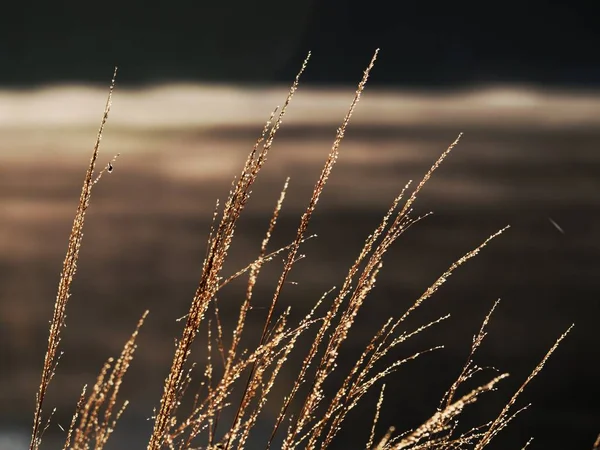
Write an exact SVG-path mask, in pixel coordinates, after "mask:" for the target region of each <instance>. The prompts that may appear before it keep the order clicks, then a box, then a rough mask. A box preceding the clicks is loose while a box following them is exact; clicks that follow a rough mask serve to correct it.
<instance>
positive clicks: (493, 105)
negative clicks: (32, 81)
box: [0, 82, 600, 131]
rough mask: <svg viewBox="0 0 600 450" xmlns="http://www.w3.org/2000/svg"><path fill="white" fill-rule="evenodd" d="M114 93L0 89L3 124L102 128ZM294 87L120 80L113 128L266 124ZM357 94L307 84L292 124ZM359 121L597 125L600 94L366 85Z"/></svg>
mask: <svg viewBox="0 0 600 450" xmlns="http://www.w3.org/2000/svg"><path fill="white" fill-rule="evenodd" d="M107 92H108V89H107V88H104V89H103V88H99V87H85V86H55V87H51V86H50V87H44V88H36V89H31V90H18V91H14V90H6V89H0V129H3V131H8V130H9V129H11V128H12V129H15V130H18V129H23V128H28V127H41V128H46V127H50V128H52V127H60V128H62V127H69V128H87V127H90V126H97V124H98V122H99V117H100V114H101V112H102V110H103V106H104V104H105V102H106V95H107ZM287 92H288V88H287V87H271V88H264V87H261V88H253V89H246V88H237V87H234V86H222V85H165V86H156V87H148V88H141V89H131V88H123V89H121V88H119V86H118V82H117V87H116V90H115V95H114V97H113V111H112V112H111V119H112V120H111V122H112V123H111V128H112V129H113V130H114V129H117V130H118V129H121V128H126V129H136V130H149V131H151V130H155V129H161V130H166V129H184V128H197V127H200V128H201V129H206V128H209V129H210V128H211V127H242V128H243V127H246V126H256V127H260V126H261V125H262V123H263V122H264V121H265V120H266V119H267V118H268V116H269V114H270V112H271V111H272V110H273V109H274V108H275V107H276V106H277V105H280V104H282V102H283V101H284V100H285V98H286V96H287ZM353 94H354V90H353V89H348V88H339V87H335V88H319V89H315V88H312V87H303V86H302V84H301V85H300V88H299V91H298V92H297V93H296V96H295V98H294V100H293V103H292V105H291V106H290V108H289V112H288V117H287V120H286V122H293V123H294V124H295V125H297V126H302V125H304V126H306V125H320V126H327V125H335V124H338V123H339V122H340V120H341V118H343V115H344V114H345V112H346V109H347V108H348V106H349V104H350V101H351V100H352V97H353ZM353 124H354V126H361V125H363V126H377V127H387V126H393V127H396V126H399V127H409V126H419V127H424V126H427V127H442V128H445V127H453V128H456V127H457V126H458V127H459V128H460V126H461V124H465V125H466V124H468V125H470V126H476V127H479V126H485V127H487V128H494V127H500V128H505V127H506V128H514V127H518V128H519V129H523V130H531V129H532V128H540V129H553V128H556V127H558V128H571V127H575V128H587V127H597V126H599V125H600V92H593V91H590V92H581V91H568V90H543V89H534V88H527V87H519V86H496V87H487V88H481V89H469V90H453V91H447V92H429V93H427V92H414V91H401V90H384V89H381V88H379V89H377V88H373V89H371V88H369V87H367V90H366V91H365V95H364V96H363V98H362V99H361V103H360V108H358V109H357V111H356V113H355V116H354V118H353Z"/></svg>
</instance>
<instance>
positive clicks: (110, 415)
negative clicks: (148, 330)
mask: <svg viewBox="0 0 600 450" xmlns="http://www.w3.org/2000/svg"><path fill="white" fill-rule="evenodd" d="M147 315H148V311H146V312H145V313H144V314H143V316H142V318H141V319H140V321H139V322H138V324H137V327H136V329H135V331H134V332H133V334H132V335H131V337H130V338H129V340H128V341H127V342H126V343H125V346H124V348H123V351H122V352H121V355H120V356H119V358H118V359H117V360H116V361H114V360H113V358H110V359H109V360H108V361H107V362H106V363H105V364H104V366H103V367H102V370H101V371H100V374H99V375H98V378H97V380H96V384H95V385H94V387H93V388H92V392H91V393H90V396H89V397H88V399H87V401H85V402H84V398H85V387H84V391H83V392H82V394H81V397H80V400H79V403H78V406H77V410H76V412H75V414H74V416H73V421H72V422H71V427H70V428H69V432H68V433H67V439H66V441H65V445H64V450H66V449H73V450H88V449H90V448H91V446H92V443H93V448H94V449H95V450H102V449H103V448H104V446H105V445H106V443H107V442H108V439H109V437H110V435H111V434H112V432H113V431H114V429H115V426H116V424H117V421H118V420H119V418H120V417H121V415H122V414H123V411H124V410H125V408H126V407H127V404H128V402H124V403H123V405H122V406H121V407H120V408H119V409H115V408H116V405H117V397H118V395H119V390H120V388H121V385H122V383H123V378H124V376H125V374H126V372H127V370H128V369H129V366H130V364H131V361H132V360H133V355H134V353H135V350H136V347H137V346H136V344H135V340H136V338H137V335H138V333H139V330H140V328H141V327H142V325H143V323H144V320H145V318H146V316H147ZM111 369H112V370H111ZM109 371H110V374H109ZM102 411H104V412H102ZM77 421H78V422H79V425H78V426H77V428H75V424H76V423H77ZM71 436H73V445H72V446H71Z"/></svg>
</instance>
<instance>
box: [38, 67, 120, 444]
mask: <svg viewBox="0 0 600 450" xmlns="http://www.w3.org/2000/svg"><path fill="white" fill-rule="evenodd" d="M116 75H117V69H116V68H115V71H114V73H113V78H112V82H111V84H110V88H109V91H108V98H107V100H106V106H105V107H104V114H103V115H102V121H101V123H100V129H99V130H98V135H97V137H96V143H95V144H94V149H93V151H92V158H91V160H90V164H89V166H88V169H87V172H86V174H85V178H84V181H83V187H82V189H81V195H80V197H79V204H78V205H77V212H76V213H75V219H74V220H73V227H72V228H71V235H70V236H69V242H68V245H67V253H66V256H65V260H64V262H63V269H62V273H61V276H60V281H59V284H58V293H57V294H56V301H55V304H54V313H53V315H52V321H51V322H50V333H49V336H48V348H47V349H46V355H45V357H44V365H43V367H42V377H41V381H40V387H39V390H38V393H37V395H36V405H35V412H34V416H33V430H32V432H31V442H30V444H29V449H30V450H37V449H38V448H39V446H40V443H41V435H40V426H41V422H42V408H43V405H44V399H45V397H46V392H47V390H48V385H49V384H50V381H51V380H52V377H53V376H54V373H55V369H56V365H57V363H58V359H59V358H60V355H59V354H58V347H59V344H60V339H61V337H60V334H61V330H62V328H63V327H64V325H65V311H66V308H67V303H68V301H69V297H70V295H71V294H70V288H71V283H72V282H73V277H74V276H75V272H76V271H77V261H78V259H79V249H80V248H81V241H82V239H83V225H84V222H85V213H86V211H87V209H88V207H89V204H90V198H91V195H92V188H93V186H94V185H95V184H96V183H97V182H98V180H99V178H96V179H94V169H95V167H96V160H97V158H98V151H99V149H100V141H101V140H102V132H103V131H104V125H105V124H106V120H107V119H108V113H109V112H110V106H111V102H112V94H113V90H114V87H115V78H116ZM101 174H102V172H101V173H100V175H99V176H98V177H100V176H101Z"/></svg>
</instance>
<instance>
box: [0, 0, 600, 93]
mask: <svg viewBox="0 0 600 450" xmlns="http://www.w3.org/2000/svg"><path fill="white" fill-rule="evenodd" d="M598 17H600V4H599V3H598V2H594V1H587V2H584V1H570V2H566V1H563V2H551V1H539V0H537V1H516V0H507V1H502V2H492V3H490V2H444V1H434V2H431V1H412V2H400V1H391V0H388V1H385V0H374V1H368V2H362V1H343V0H319V1H316V0H311V1H307V0H301V1H297V2H292V1H276V0H262V1H259V2H252V1H243V0H231V1H223V2H217V1H213V2H206V1H172V2H145V1H144V2H142V1H133V0H130V1H122V2H117V3H110V2H100V3H93V2H81V1H55V2H41V1H21V2H5V4H3V6H2V14H1V15H0V33H1V34H0V36H1V40H0V42H1V44H0V55H1V58H2V62H3V64H2V70H1V71H0V83H2V84H5V85H31V84H39V83H46V82H69V81H77V82H92V81H94V82H105V81H106V79H107V78H108V77H109V76H110V72H111V70H112V67H113V66H114V65H118V66H120V67H121V68H122V72H121V75H120V82H121V83H128V84H140V83H155V82H169V81H217V82H229V81H234V82H251V83H267V84H268V83H274V82H287V81H289V80H290V79H291V77H293V76H294V75H295V73H296V71H297V68H298V65H299V63H300V61H301V60H302V59H303V58H304V57H305V55H306V53H307V52H308V51H309V50H312V51H313V53H314V57H313V63H312V65H311V69H310V70H309V71H308V72H307V74H306V77H305V81H312V82H320V83H328V84H329V83H354V81H355V78H356V73H357V72H358V73H360V71H361V70H362V69H363V67H364V64H365V59H367V58H368V56H369V55H370V54H371V52H372V51H373V50H374V49H375V48H377V47H381V48H382V50H383V52H384V53H383V54H384V55H385V58H382V60H381V62H380V64H379V66H378V67H379V73H378V76H377V77H376V78H375V79H374V80H373V81H372V84H374V85H376V84H387V85H398V86H414V87H427V88H433V87H444V88H446V87H449V86H460V85H462V86H465V85H467V86H472V85H474V84H475V85H477V84H486V83H497V82H517V83H533V84H539V83H541V84H544V85H560V86H570V87H575V88H581V87H594V86H597V85H598V83H600V62H599V60H598V44H599V32H598V25H597V24H598Z"/></svg>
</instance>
